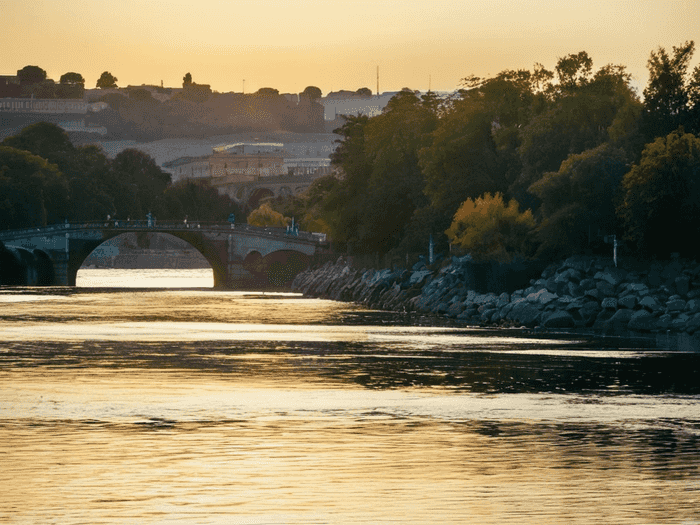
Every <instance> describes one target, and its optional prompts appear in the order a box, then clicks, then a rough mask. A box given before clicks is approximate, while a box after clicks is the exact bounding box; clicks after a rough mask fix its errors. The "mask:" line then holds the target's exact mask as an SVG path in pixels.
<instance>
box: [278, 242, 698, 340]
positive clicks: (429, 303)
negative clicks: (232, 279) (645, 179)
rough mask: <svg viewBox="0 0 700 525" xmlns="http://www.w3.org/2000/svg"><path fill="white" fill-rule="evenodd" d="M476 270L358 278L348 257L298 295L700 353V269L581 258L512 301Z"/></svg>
mask: <svg viewBox="0 0 700 525" xmlns="http://www.w3.org/2000/svg"><path fill="white" fill-rule="evenodd" d="M475 266H476V265H475V264H474V263H472V262H471V260H470V258H469V257H468V256H467V257H462V258H459V257H453V258H452V260H451V261H448V262H446V263H443V264H442V265H441V266H440V267H438V265H437V264H436V265H433V266H431V267H430V268H429V267H427V266H425V264H423V263H418V264H416V265H414V266H413V268H412V269H410V270H407V269H403V268H399V269H394V270H391V269H384V270H375V269H365V268H363V269H357V268H354V267H353V265H352V260H351V258H344V257H340V258H339V259H338V260H337V261H336V262H335V263H331V262H328V263H326V264H325V265H323V266H321V267H317V268H312V269H308V270H305V271H303V272H301V273H299V274H298V275H297V276H296V278H295V279H294V281H293V282H292V284H291V289H292V291H294V292H300V293H303V294H304V295H305V296H308V297H317V298H325V299H332V300H337V301H343V302H354V303H358V304H362V305H365V306H367V307H369V308H373V309H378V310H385V311H395V312H415V313H423V314H430V315H435V316H436V317H438V318H443V319H449V320H451V321H453V322H455V323H456V324H457V325H461V326H465V327H468V326H472V327H482V328H487V329H488V328H494V329H496V328H512V329H518V330H521V331H522V332H523V333H530V334H537V335H557V334H561V335H567V336H574V337H575V336H577V335H579V336H581V337H606V338H611V337H612V338H620V339H627V340H629V339H638V340H642V341H648V342H650V344H653V345H656V347H662V348H665V349H673V350H678V351H693V352H695V351H700V265H699V264H698V263H697V262H695V261H687V260H681V259H679V258H674V259H672V260H671V261H667V262H654V263H648V264H643V263H639V262H637V261H634V260H629V261H626V262H625V263H623V264H621V265H620V267H615V266H614V264H613V261H612V259H610V258H605V257H593V256H573V257H569V258H568V259H566V260H564V261H560V262H557V263H553V264H550V265H549V266H547V267H546V268H545V269H544V271H542V273H541V274H540V276H539V278H532V279H530V280H529V283H528V284H529V285H528V286H526V287H524V288H519V289H516V290H513V291H512V292H506V291H503V292H500V293H497V292H493V291H487V292H484V293H479V292H476V291H474V290H471V289H469V288H468V286H467V283H474V281H475V279H474V277H475V276H474V274H475Z"/></svg>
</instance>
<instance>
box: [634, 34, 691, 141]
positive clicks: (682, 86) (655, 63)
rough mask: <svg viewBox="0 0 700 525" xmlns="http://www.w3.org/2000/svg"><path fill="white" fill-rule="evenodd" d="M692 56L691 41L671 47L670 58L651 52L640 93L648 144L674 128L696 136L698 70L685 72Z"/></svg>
mask: <svg viewBox="0 0 700 525" xmlns="http://www.w3.org/2000/svg"><path fill="white" fill-rule="evenodd" d="M694 52H695V43H694V42H693V41H692V40H691V41H689V42H686V43H684V44H683V45H682V46H680V47H675V46H674V47H673V56H669V54H668V53H667V52H666V50H665V49H664V48H663V47H659V48H658V49H657V50H656V51H652V53H651V57H650V58H649V61H648V63H647V69H649V83H648V84H647V87H646V88H645V89H644V112H643V129H644V132H645V135H646V137H647V139H648V140H653V139H654V138H656V137H662V136H665V135H667V134H668V133H670V132H671V131H672V130H675V129H676V128H678V126H684V127H685V129H686V130H687V131H690V132H692V133H700V89H699V88H700V66H697V67H696V68H695V70H694V71H693V72H692V74H691V73H689V71H688V67H689V64H690V60H691V59H692V57H693V53H694Z"/></svg>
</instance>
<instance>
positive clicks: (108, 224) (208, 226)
mask: <svg viewBox="0 0 700 525" xmlns="http://www.w3.org/2000/svg"><path fill="white" fill-rule="evenodd" d="M105 229H109V230H119V231H121V230H123V231H124V232H128V231H133V232H154V233H168V232H172V231H177V232H183V231H188V230H190V231H201V232H203V233H204V232H216V233H227V234H231V233H235V234H236V235H246V236H254V237H265V238H271V237H273V238H275V237H276V238H280V239H284V240H286V241H287V242H301V243H314V244H321V243H324V242H325V235H323V234H318V233H311V232H302V231H300V232H298V233H295V234H292V233H288V232H287V231H286V230H285V229H284V228H275V227H260V226H250V225H248V224H236V225H235V226H234V227H233V228H232V227H231V224H229V223H221V222H200V221H190V222H187V223H185V222H184V221H177V222H176V221H154V222H153V224H152V225H150V226H149V224H148V221H125V220H110V221H100V222H89V223H80V224H55V225H52V226H45V227H42V228H24V229H21V230H0V241H11V240H14V239H21V238H27V237H36V236H42V235H60V234H65V233H70V232H85V231H91V230H105Z"/></svg>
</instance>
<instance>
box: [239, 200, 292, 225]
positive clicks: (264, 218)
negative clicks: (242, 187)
mask: <svg viewBox="0 0 700 525" xmlns="http://www.w3.org/2000/svg"><path fill="white" fill-rule="evenodd" d="M290 221H291V219H290V218H289V217H284V216H283V215H282V214H281V213H279V212H276V211H275V210H273V209H272V207H270V205H269V204H268V203H266V202H264V203H262V204H261V205H260V206H259V207H258V208H257V209H255V210H253V211H251V212H250V214H249V215H248V224H250V225H252V226H275V227H282V228H284V227H285V226H287V224H289V222H290Z"/></svg>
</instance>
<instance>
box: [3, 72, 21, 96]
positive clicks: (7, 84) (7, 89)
mask: <svg viewBox="0 0 700 525" xmlns="http://www.w3.org/2000/svg"><path fill="white" fill-rule="evenodd" d="M21 94H22V87H21V86H20V84H19V77H17V76H15V75H0V98H5V97H10V98H18V97H19V96H20V95H21Z"/></svg>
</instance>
